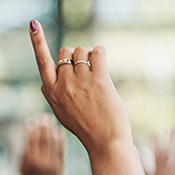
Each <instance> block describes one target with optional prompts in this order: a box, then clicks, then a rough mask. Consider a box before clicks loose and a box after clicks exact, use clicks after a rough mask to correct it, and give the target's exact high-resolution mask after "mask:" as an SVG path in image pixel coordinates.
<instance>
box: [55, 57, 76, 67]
mask: <svg viewBox="0 0 175 175" xmlns="http://www.w3.org/2000/svg"><path fill="white" fill-rule="evenodd" d="M62 64H72V65H73V61H72V60H71V59H68V58H64V59H62V60H59V61H58V66H57V67H59V66H61V65H62Z"/></svg>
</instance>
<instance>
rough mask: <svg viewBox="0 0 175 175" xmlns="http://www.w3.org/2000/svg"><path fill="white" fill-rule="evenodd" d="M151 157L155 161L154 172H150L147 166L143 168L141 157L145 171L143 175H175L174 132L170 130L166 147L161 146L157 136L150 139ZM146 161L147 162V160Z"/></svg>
mask: <svg viewBox="0 0 175 175" xmlns="http://www.w3.org/2000/svg"><path fill="white" fill-rule="evenodd" d="M152 145H153V156H154V161H155V165H154V167H155V170H154V171H152V170H150V169H149V168H150V167H148V166H145V163H144V162H145V161H143V157H144V155H143V154H141V155H142V162H143V167H144V169H145V175H174V174H175V138H174V130H173V129H172V131H171V134H170V137H169V141H168V142H167V144H166V145H163V144H161V142H160V139H159V137H158V135H155V136H154V137H153V139H152ZM147 161H148V160H147Z"/></svg>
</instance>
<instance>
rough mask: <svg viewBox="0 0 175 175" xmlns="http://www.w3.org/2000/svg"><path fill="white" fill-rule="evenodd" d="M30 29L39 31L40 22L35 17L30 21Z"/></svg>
mask: <svg viewBox="0 0 175 175" xmlns="http://www.w3.org/2000/svg"><path fill="white" fill-rule="evenodd" d="M30 29H31V30H32V32H37V31H38V23H37V21H36V20H34V19H33V20H31V21H30Z"/></svg>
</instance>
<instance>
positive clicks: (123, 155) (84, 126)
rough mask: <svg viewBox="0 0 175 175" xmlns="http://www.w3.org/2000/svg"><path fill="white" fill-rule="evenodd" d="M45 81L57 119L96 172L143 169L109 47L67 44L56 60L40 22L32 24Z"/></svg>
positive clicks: (95, 174)
mask: <svg viewBox="0 0 175 175" xmlns="http://www.w3.org/2000/svg"><path fill="white" fill-rule="evenodd" d="M29 32H30V37H31V41H32V44H33V47H34V51H35V56H36V61H37V64H38V68H39V71H40V75H41V79H42V82H43V85H42V88H41V89H42V92H43V94H44V96H45V98H46V100H47V101H48V103H49V104H50V106H51V107H52V109H53V111H54V113H55V115H56V117H57V119H58V120H59V121H60V122H61V123H62V124H63V126H65V127H66V128H67V129H68V130H69V131H71V132H72V133H73V134H75V135H76V136H77V137H78V139H79V140H80V141H81V142H82V144H83V145H84V147H85V148H86V150H87V152H88V155H89V158H90V162H91V167H92V172H93V175H99V174H100V175H106V174H108V175H114V174H117V175H120V174H121V175H124V174H127V175H140V174H142V172H141V169H140V167H139V164H138V161H137V157H136V154H135V150H134V146H133V139H132V133H131V126H130V121H129V118H128V115H127V112H126V110H125V108H124V106H123V103H122V101H121V99H120V97H119V95H118V93H117V91H116V89H115V87H114V85H113V83H112V80H111V78H110V76H109V73H108V71H107V65H106V54H105V49H104V48H103V47H102V46H97V47H95V48H94V49H91V48H85V47H77V48H75V49H73V48H69V47H63V48H61V49H60V50H59V52H58V66H56V65H55V63H54V61H53V59H52V57H51V55H50V51H49V48H48V46H47V43H46V40H45V36H44V32H43V29H42V27H41V25H40V23H39V22H37V21H36V20H32V21H31V22H30V25H29Z"/></svg>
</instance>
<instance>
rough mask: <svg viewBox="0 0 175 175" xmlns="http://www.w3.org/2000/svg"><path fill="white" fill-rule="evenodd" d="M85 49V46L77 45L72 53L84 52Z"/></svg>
mask: <svg viewBox="0 0 175 175" xmlns="http://www.w3.org/2000/svg"><path fill="white" fill-rule="evenodd" d="M85 50H86V48H85V47H83V46H79V47H77V48H76V49H75V51H74V53H76V54H79V53H80V52H84V51H85Z"/></svg>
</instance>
